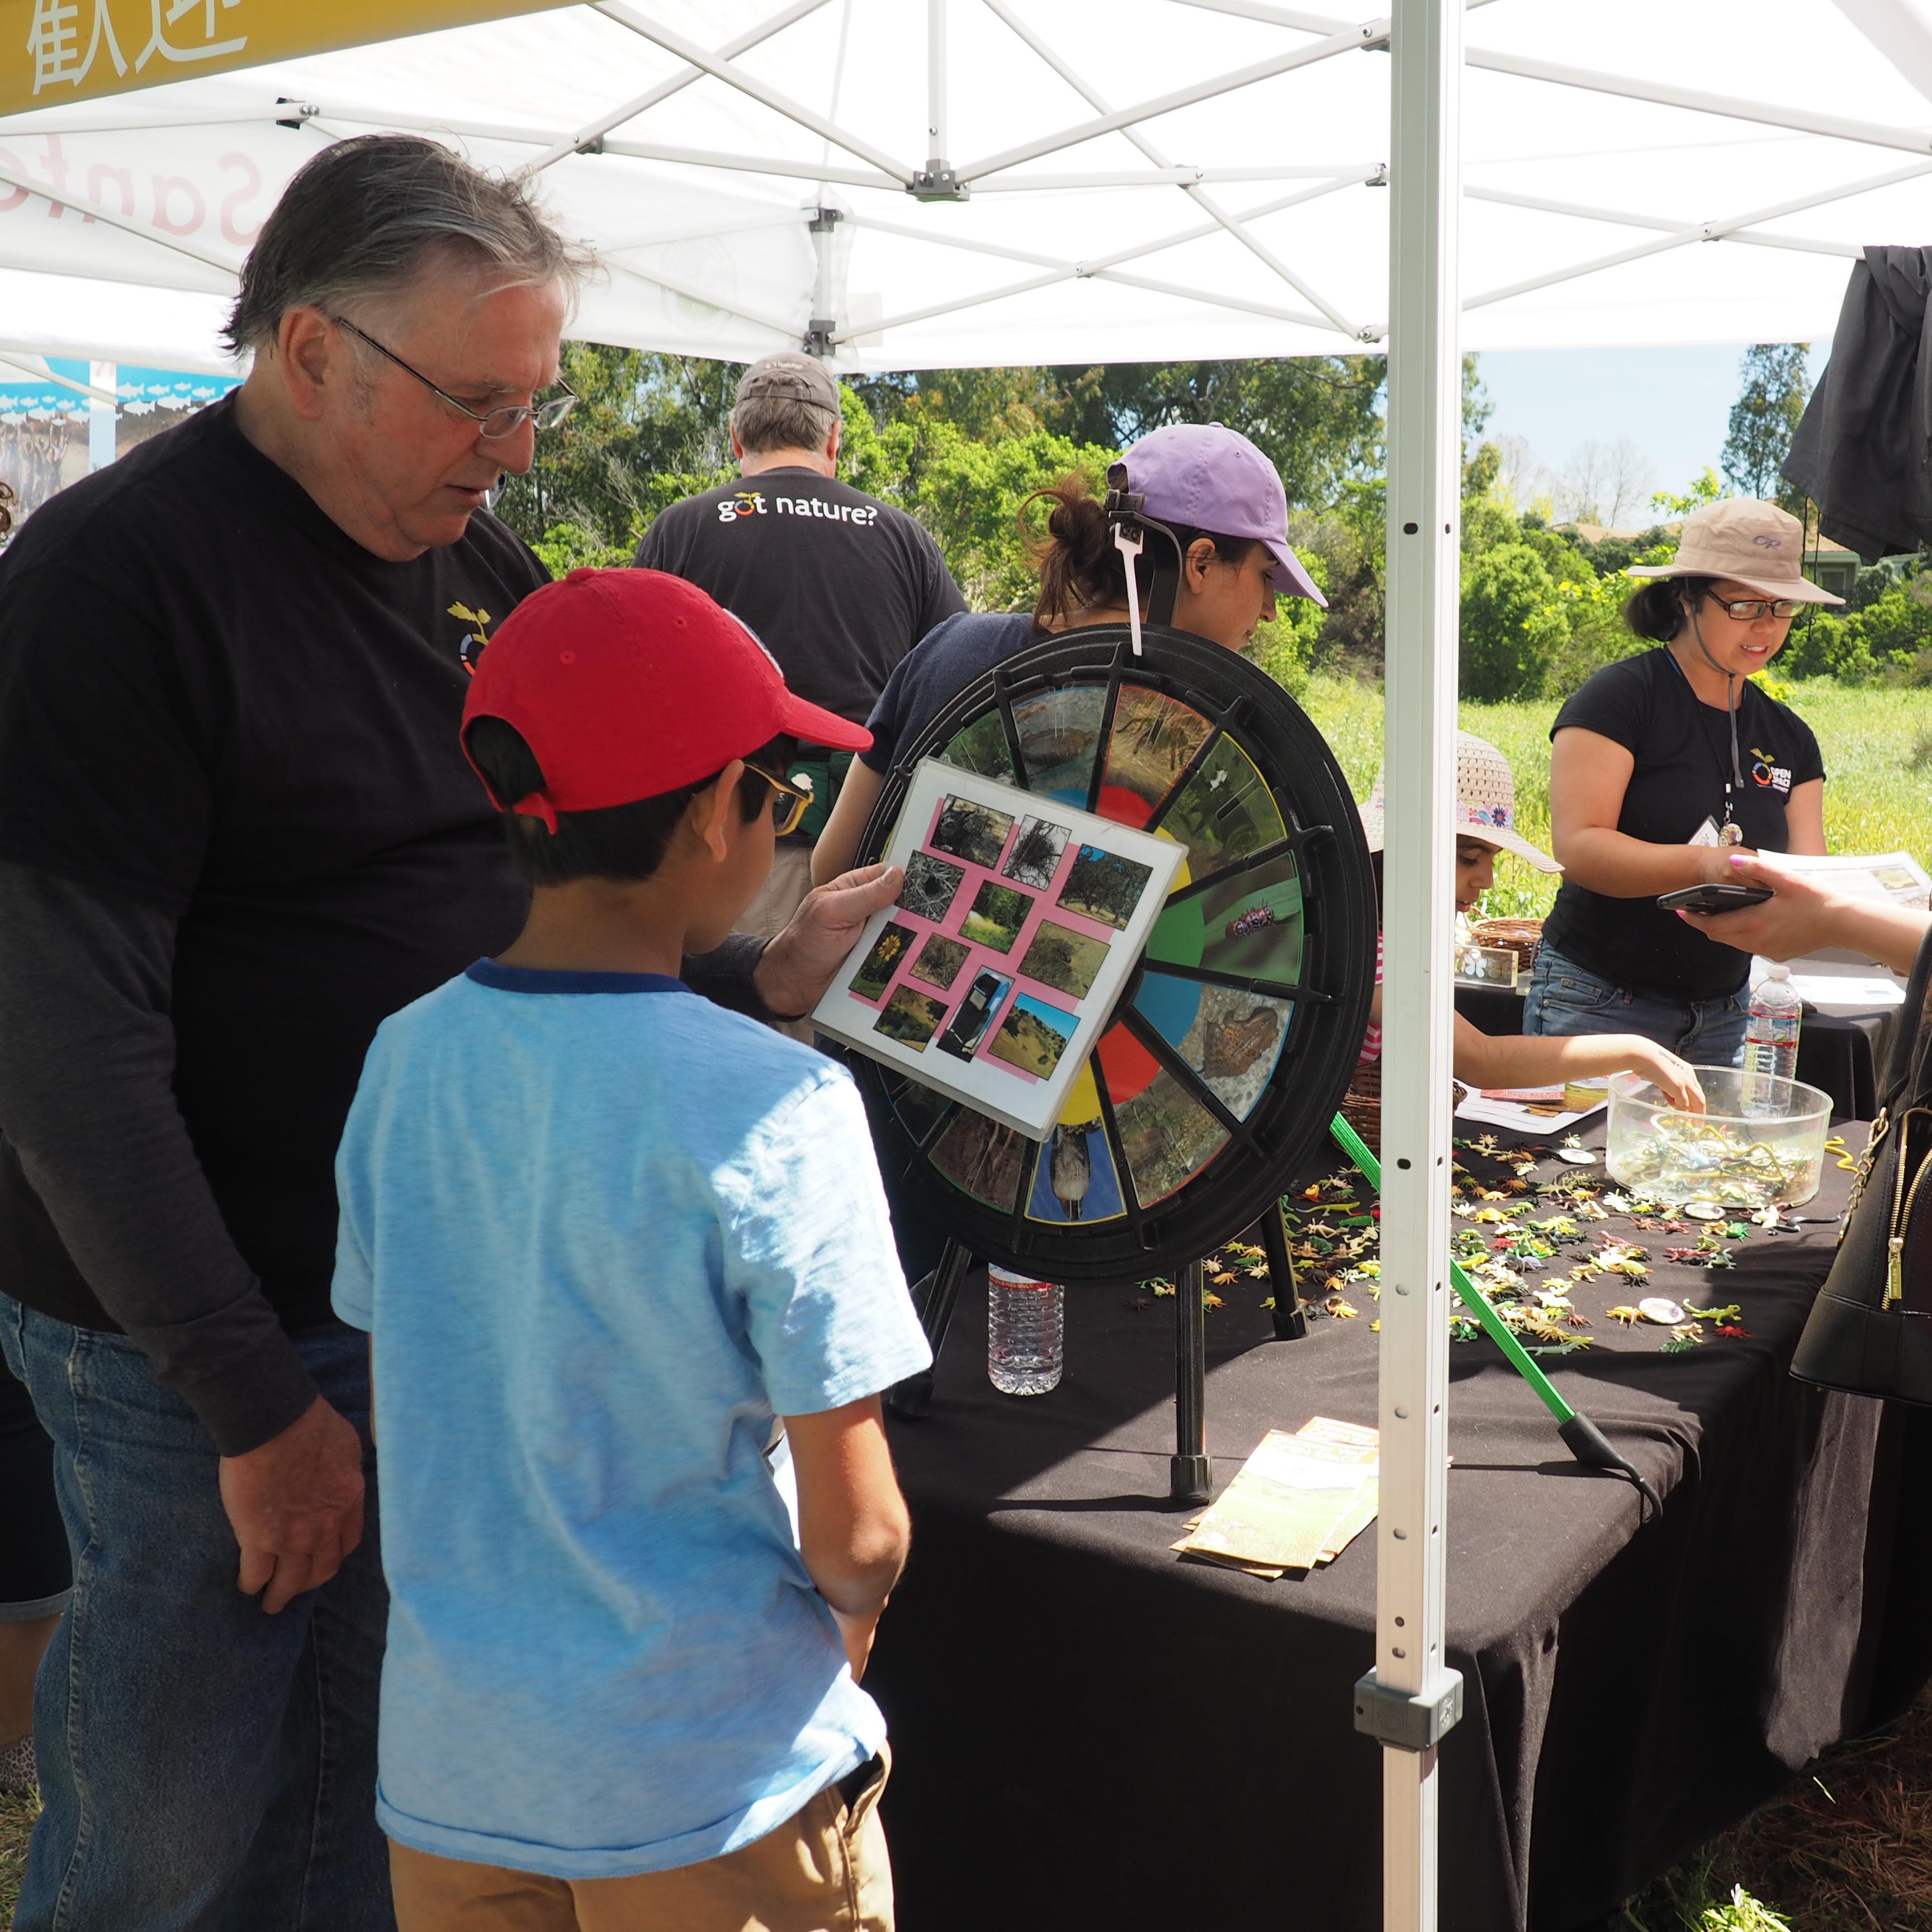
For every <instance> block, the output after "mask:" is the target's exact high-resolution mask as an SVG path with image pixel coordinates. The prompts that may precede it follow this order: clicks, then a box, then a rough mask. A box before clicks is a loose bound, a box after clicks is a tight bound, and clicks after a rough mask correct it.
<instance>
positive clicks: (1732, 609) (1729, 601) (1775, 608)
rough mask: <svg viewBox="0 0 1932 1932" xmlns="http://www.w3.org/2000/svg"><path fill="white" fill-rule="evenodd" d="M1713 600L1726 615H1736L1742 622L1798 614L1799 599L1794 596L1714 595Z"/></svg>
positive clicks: (1749, 622) (1751, 622)
mask: <svg viewBox="0 0 1932 1932" xmlns="http://www.w3.org/2000/svg"><path fill="white" fill-rule="evenodd" d="M1706 595H1709V592H1706ZM1711 601H1712V603H1713V604H1716V605H1717V607H1718V609H1719V610H1721V611H1723V612H1724V614H1725V616H1727V617H1735V618H1736V619H1737V620H1738V622H1739V623H1740V624H1754V623H1756V622H1757V620H1758V619H1759V618H1760V617H1795V616H1797V614H1798V600H1797V599H1796V598H1793V597H1712V598H1711Z"/></svg>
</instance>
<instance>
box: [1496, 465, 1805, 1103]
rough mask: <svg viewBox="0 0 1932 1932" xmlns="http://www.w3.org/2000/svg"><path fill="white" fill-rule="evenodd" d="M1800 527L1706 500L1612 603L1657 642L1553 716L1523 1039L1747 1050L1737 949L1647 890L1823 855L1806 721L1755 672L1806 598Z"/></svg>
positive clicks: (1708, 1055)
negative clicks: (1627, 593)
mask: <svg viewBox="0 0 1932 1932" xmlns="http://www.w3.org/2000/svg"><path fill="white" fill-rule="evenodd" d="M1804 553H1805V529H1804V526H1803V525H1802V524H1801V523H1799V520H1798V519H1797V518H1796V517H1793V516H1790V515H1788V514H1787V513H1786V512H1785V511H1783V510H1781V509H1780V508H1778V506H1777V505H1775V503H1761V502H1757V501H1756V500H1754V499H1751V498H1748V497H1736V498H1729V499H1726V500H1725V501H1724V502H1717V503H1707V504H1706V505H1704V507H1703V508H1701V509H1700V510H1697V511H1694V512H1693V513H1692V514H1691V516H1690V517H1688V519H1687V520H1685V525H1684V529H1683V534H1682V538H1680V540H1679V544H1678V549H1677V554H1676V556H1675V557H1674V558H1673V559H1672V560H1671V561H1670V562H1669V563H1667V564H1650V565H1640V566H1638V567H1636V568H1633V569H1632V571H1631V573H1630V574H1631V575H1632V576H1634V577H1649V578H1652V579H1653V580H1654V581H1652V582H1650V583H1646V585H1645V586H1643V589H1640V590H1639V591H1638V592H1637V594H1636V595H1634V597H1632V598H1631V600H1630V602H1629V603H1628V605H1626V606H1625V617H1626V619H1628V622H1629V624H1630V626H1631V629H1632V630H1634V631H1635V632H1636V633H1637V635H1638V636H1639V637H1648V638H1649V639H1651V640H1652V641H1653V642H1654V643H1656V644H1657V645H1658V646H1659V648H1658V649H1655V650H1650V651H1645V652H1640V654H1639V655H1637V656H1635V657H1631V658H1624V659H1623V660H1622V661H1621V662H1620V663H1617V664H1609V665H1606V666H1605V667H1604V669H1603V670H1600V671H1598V673H1596V674H1595V676H1593V677H1592V678H1591V679H1589V682H1587V683H1586V684H1585V685H1583V688H1582V689H1581V690H1580V691H1577V692H1576V693H1575V694H1574V695H1573V696H1572V697H1571V698H1570V699H1569V700H1568V702H1567V703H1565V705H1564V706H1563V708H1562V710H1561V711H1560V712H1558V713H1557V716H1556V723H1555V724H1553V726H1552V727H1550V736H1551V738H1552V739H1553V751H1552V753H1551V756H1550V826H1551V832H1552V837H1551V843H1552V844H1554V845H1555V847H1556V856H1557V857H1558V858H1559V859H1560V860H1562V864H1563V868H1564V882H1563V888H1562V891H1561V892H1559V893H1558V895H1557V897H1556V908H1555V910H1553V912H1552V913H1551V914H1550V917H1549V919H1547V921H1546V922H1544V930H1543V950H1542V951H1541V953H1540V954H1539V955H1538V958H1537V962H1536V965H1535V969H1534V970H1533V971H1532V973H1531V975H1530V983H1529V992H1528V995H1527V997H1526V1000H1525V1001H1524V1009H1523V1027H1524V1030H1525V1031H1526V1032H1530V1033H1536V1034H1559V1035H1572V1034H1598V1033H1610V1032H1617V1033H1626V1032H1631V1033H1640V1034H1644V1035H1646V1037H1649V1038H1650V1039H1652V1040H1656V1041H1658V1043H1660V1044H1661V1045H1663V1046H1668V1047H1670V1048H1672V1049H1674V1050H1675V1051H1676V1052H1679V1053H1682V1054H1684V1055H1687V1056H1688V1058H1691V1060H1693V1061H1695V1062H1696V1063H1697V1064H1698V1065H1700V1066H1704V1067H1714V1066H1715V1067H1724V1066H1730V1065H1731V1064H1733V1063H1734V1062H1735V1061H1736V1059H1737V1058H1738V1057H1739V1055H1741V1054H1742V1052H1743V1050H1744V1036H1745V1017H1746V1015H1745V1005H1744V1001H1743V999H1742V995H1743V993H1744V990H1745V981H1746V980H1747V978H1748V975H1749V973H1750V970H1751V959H1750V956H1749V955H1748V954H1747V953H1741V952H1739V951H1738V950H1736V948H1734V947H1725V946H1716V945H1712V944H1710V943H1709V941H1706V940H1704V939H1703V938H1700V935H1699V934H1698V933H1697V932H1695V931H1694V930H1693V929H1691V927H1690V926H1687V925H1686V924H1685V922H1684V921H1683V920H1682V919H1679V918H1677V917H1676V916H1675V915H1674V914H1673V913H1667V912H1665V911H1664V910H1662V909H1661V907H1659V906H1658V904H1657V899H1658V895H1659V894H1660V893H1663V892H1673V891H1675V890H1676V889H1678V888H1679V886H1694V885H1698V884H1701V883H1706V882H1707V881H1709V880H1718V879H1726V878H1729V877H1731V876H1732V871H1731V867H1730V862H1729V856H1730V852H1731V851H1733V850H1747V851H1755V850H1763V851H1768V852H1805V853H1819V852H1823V850H1825V766H1824V761H1823V759H1822V758H1821V757H1820V755H1819V752H1818V741H1817V739H1816V738H1815V737H1814V736H1812V733H1811V727H1809V726H1808V725H1807V724H1805V721H1803V720H1802V718H1799V716H1798V715H1797V714H1796V712H1793V710H1792V709H1790V707H1789V706H1787V705H1784V704H1781V703H1778V701H1777V700H1775V698H1773V697H1771V696H1769V694H1767V693H1766V691H1763V690H1761V689H1760V688H1759V687H1758V686H1757V685H1754V684H1753V683H1751V682H1750V679H1751V676H1752V674H1753V673H1755V672H1757V671H1761V670H1763V669H1764V668H1765V667H1766V666H1767V665H1768V664H1770V663H1771V661H1772V659H1773V658H1775V657H1776V656H1777V655H1778V652H1780V651H1781V650H1782V649H1784V641H1785V639H1786V638H1787V637H1788V636H1789V635H1790V631H1791V620H1792V618H1793V616H1794V615H1796V612H1797V610H1798V609H1799V606H1800V605H1801V604H1841V603H1843V601H1844V599H1843V598H1841V597H1834V596H1833V595H1832V594H1831V593H1830V592H1829V591H1826V590H1820V589H1819V588H1818V586H1817V585H1816V584H1814V583H1808V582H1807V581H1806V580H1805V576H1804V573H1803V563H1804Z"/></svg>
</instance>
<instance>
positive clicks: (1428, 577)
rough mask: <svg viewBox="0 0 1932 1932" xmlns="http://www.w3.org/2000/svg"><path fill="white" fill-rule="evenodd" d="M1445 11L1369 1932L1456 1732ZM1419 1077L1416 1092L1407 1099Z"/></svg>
mask: <svg viewBox="0 0 1932 1932" xmlns="http://www.w3.org/2000/svg"><path fill="white" fill-rule="evenodd" d="M1462 28H1463V9H1462V7H1461V5H1460V4H1459V0H1396V9H1395V14H1394V35H1393V44H1392V49H1391V51H1392V52H1393V54H1394V71H1393V74H1392V75H1391V80H1392V84H1393V86H1394V104H1393V107H1392V110H1391V115H1390V120H1391V128H1392V130H1393V140H1392V151H1391V154H1390V157H1389V181H1390V187H1391V193H1392V204H1393V205H1391V208H1390V210H1389V255H1390V263H1389V288H1390V292H1391V301H1390V314H1391V324H1390V332H1389V371H1388V450H1389V461H1388V628H1387V637H1388V645H1387V656H1386V663H1385V678H1386V686H1387V692H1388V703H1387V710H1386V712H1385V724H1384V742H1383V753H1382V757H1383V769H1384V771H1385V773H1386V778H1385V784H1386V787H1387V798H1388V815H1387V820H1386V827H1387V836H1388V844H1387V848H1386V850H1385V854H1384V860H1383V862H1384V866H1385V877H1384V888H1383V893H1382V904H1383V907H1384V922H1383V929H1384V937H1385V943H1386V947H1387V969H1386V972H1385V977H1384V979H1383V983H1382V1053H1383V1056H1384V1058H1385V1061H1386V1063H1387V1064H1388V1065H1390V1066H1391V1067H1400V1068H1402V1069H1403V1071H1404V1075H1405V1077H1404V1078H1403V1079H1400V1080H1396V1081H1391V1082H1388V1083H1387V1084H1386V1085H1385V1089H1384V1093H1383V1098H1382V1350H1381V1391H1380V1397H1379V1427H1380V1428H1381V1431H1382V1465H1381V1466H1382V1478H1381V1482H1382V1489H1381V1495H1382V1506H1381V1512H1380V1515H1379V1518H1378V1521H1377V1529H1376V1665H1375V1669H1374V1670H1373V1671H1372V1672H1371V1673H1370V1675H1369V1676H1368V1677H1367V1678H1364V1679H1363V1680H1362V1682H1361V1684H1359V1685H1358V1686H1357V1687H1356V1698H1355V1705H1356V1717H1355V1721H1356V1724H1357V1727H1358V1728H1359V1729H1361V1730H1366V1731H1367V1732H1368V1733H1370V1735H1371V1736H1375V1737H1377V1738H1379V1739H1382V1747H1383V1748H1382V1924H1383V1927H1384V1932H1434V1927H1435V1926H1436V1922H1437V1901H1436V1892H1437V1864H1436V1827H1437V1814H1438V1808H1439V1806H1438V1794H1437V1776H1438V1772H1437V1765H1436V1744H1437V1741H1438V1739H1439V1738H1440V1737H1441V1736H1442V1734H1443V1733H1444V1732H1445V1730H1447V1729H1448V1727H1449V1726H1450V1725H1451V1724H1454V1721H1455V1720H1456V1718H1457V1716H1458V1715H1460V1711H1461V1691H1462V1683H1461V1679H1460V1677H1458V1676H1457V1674H1456V1673H1454V1671H1451V1670H1449V1669H1448V1667H1447V1665H1446V1664H1445V1661H1444V1656H1443V1649H1444V1641H1445V1599H1444V1589H1443V1581H1444V1572H1445V1567H1446V1559H1445V1550H1444V1538H1443V1533H1442V1528H1443V1518H1444V1515H1445V1509H1446V1506H1447V1503H1448V1413H1447V1411H1448V1399H1449V1307H1448V1277H1449V1171H1450V1159H1451V1139H1450V1136H1451V1111H1452V1103H1451V1097H1450V1096H1451V1083H1450V1076H1449V1062H1450V1043H1451V1037H1452V1035H1451V1025H1452V1012H1451V1004H1450V980H1451V965H1450V962H1451V959H1452V957H1453V953H1454V945H1453V938H1452V918H1453V914H1454V904H1455V901H1454V883H1455V874H1454V847H1453V846H1452V845H1451V842H1450V840H1449V838H1448V836H1447V828H1448V826H1451V825H1452V824H1453V823H1454V805H1455V796H1454V786H1455V770H1456V699H1457V598H1458V595H1459V590H1460V568H1461V559H1460V526H1461V514H1460V503H1461V484H1462V444H1461V431H1462V421H1461V404H1462V393H1463V385H1462V356H1461V341H1460V305H1459V304H1458V302H1457V263H1458V251H1459V246H1460V234H1459V223H1458V215H1459V212H1460V205H1461V199H1462V197H1461V195H1460V174H1461V167H1462V136H1461V97H1462V59H1461V52H1462ZM1418 1073H1420V1075H1421V1078H1419V1079H1418V1078H1417V1077H1415V1076H1416V1075H1417V1074H1418Z"/></svg>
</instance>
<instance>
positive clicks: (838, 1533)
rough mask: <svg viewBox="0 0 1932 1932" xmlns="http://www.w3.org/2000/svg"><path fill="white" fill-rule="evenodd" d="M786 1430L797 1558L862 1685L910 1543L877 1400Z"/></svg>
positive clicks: (802, 1419)
mask: <svg viewBox="0 0 1932 1932" xmlns="http://www.w3.org/2000/svg"><path fill="white" fill-rule="evenodd" d="M784 1422H785V1434H786V1435H787V1437H788V1438H789V1439H790V1442H791V1459H792V1466H793V1469H794V1470H795V1471H796V1473H797V1477H798V1547H799V1554H800V1555H801V1556H802V1557H803V1558H804V1559H805V1568H806V1569H807V1570H808V1571H809V1572H810V1573H811V1580H812V1581H813V1582H814V1583H816V1584H817V1586H818V1592H819V1595H820V1596H822V1597H823V1598H824V1599H825V1601H826V1603H828V1604H830V1605H831V1607H832V1616H834V1617H835V1618H836V1619H837V1620H838V1630H839V1634H840V1635H841V1636H842V1637H844V1640H845V1655H846V1657H847V1661H849V1662H850V1664H851V1666H852V1675H853V1678H854V1679H858V1678H860V1677H862V1676H864V1675H865V1660H866V1659H867V1658H868V1657H869V1656H870V1655H871V1650H872V1637H873V1634H874V1631H877V1628H878V1625H879V1613H880V1611H882V1610H883V1609H884V1608H885V1607H886V1598H888V1597H889V1596H890V1595H891V1594H892V1586H893V1585H894V1584H895V1583H897V1582H898V1580H899V1572H900V1571H901V1570H903V1569H904V1568H905V1560H906V1552H907V1550H908V1549H909V1548H910V1547H911V1541H912V1526H911V1523H910V1520H909V1518H908V1517H907V1514H906V1506H905V1499H904V1497H903V1496H901V1495H900V1493H899V1486H898V1478H896V1477H895V1475H893V1474H892V1451H891V1450H890V1449H889V1448H888V1447H887V1445H886V1431H885V1424H884V1422H883V1419H882V1418H881V1416H880V1409H879V1398H878V1397H877V1396H875V1395H868V1396H866V1397H864V1398H863V1399H862V1400H859V1401H858V1402H852V1403H847V1404H846V1405H845V1406H844V1408H843V1409H827V1410H826V1411H825V1412H824V1413H823V1414H822V1415H788V1416H787V1417H786V1418H785V1419H784Z"/></svg>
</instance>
